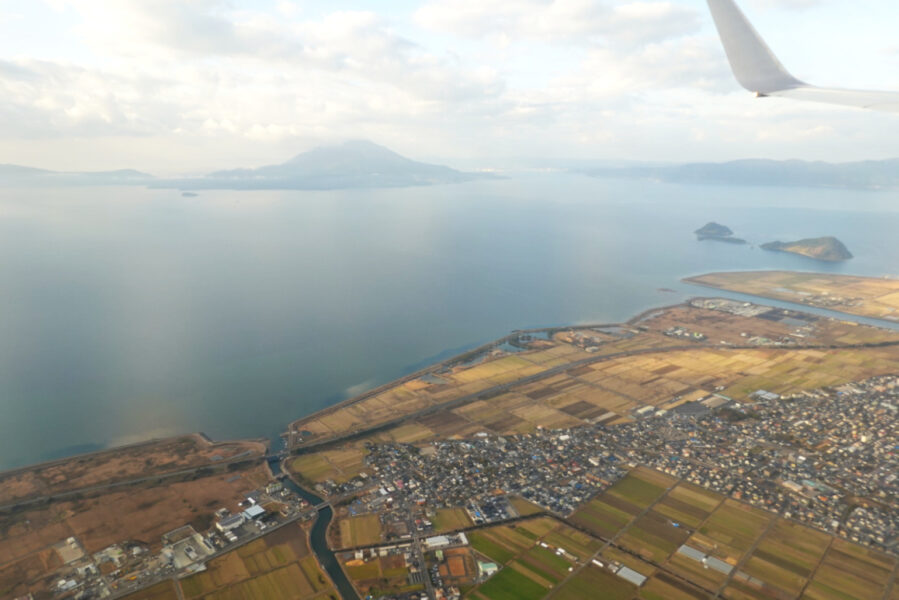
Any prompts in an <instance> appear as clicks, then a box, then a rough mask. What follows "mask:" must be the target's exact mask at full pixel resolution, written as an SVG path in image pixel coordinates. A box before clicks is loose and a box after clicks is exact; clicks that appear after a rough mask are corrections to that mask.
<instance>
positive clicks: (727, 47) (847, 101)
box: [708, 0, 899, 112]
mask: <svg viewBox="0 0 899 600" xmlns="http://www.w3.org/2000/svg"><path fill="white" fill-rule="evenodd" d="M708 3H709V9H710V10H711V11H712V18H713V19H714V20H715V26H716V27H717V28H718V34H719V35H720V36H721V42H722V44H723V45H724V51H725V53H726V54H727V60H728V62H730V66H731V70H733V72H734V76H735V77H736V78H737V81H738V82H740V85H742V86H743V87H744V88H746V89H747V90H749V91H750V92H755V93H756V94H758V95H759V96H783V97H784V98H793V99H796V100H809V101H812V102H826V103H829V104H842V105H844V106H858V107H862V108H870V109H873V110H885V111H890V112H899V92H875V91H863V90H843V89H834V88H819V87H815V86H813V85H809V84H807V83H805V82H803V81H800V80H799V79H796V78H795V77H793V75H791V74H790V73H789V71H787V70H786V69H785V68H784V66H783V65H782V64H781V63H780V61H779V60H777V57H776V56H774V53H773V52H771V49H770V48H768V45H767V44H766V43H765V41H764V40H763V39H762V37H761V36H760V35H759V33H758V32H757V31H756V30H755V28H754V27H753V26H752V24H751V23H750V22H749V20H748V19H747V18H746V16H745V15H744V14H743V13H742V12H741V11H740V9H739V8H738V7H737V5H736V4H735V3H734V0H708Z"/></svg>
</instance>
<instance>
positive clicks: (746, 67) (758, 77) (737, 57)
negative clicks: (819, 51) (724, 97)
mask: <svg viewBox="0 0 899 600" xmlns="http://www.w3.org/2000/svg"><path fill="white" fill-rule="evenodd" d="M708 3H709V9H710V10H711V11H712V18H713V19H714V20H715V27H717V28H718V35H720V36H721V43H722V44H724V51H725V53H726V54H727V60H728V61H729V62H730V67H731V70H732V71H733V72H734V76H735V77H736V78H737V81H739V82H740V85H742V86H743V87H744V88H746V89H747V90H749V91H750V92H755V93H756V94H757V95H759V96H765V95H767V94H771V93H774V92H778V91H783V90H789V89H793V88H796V87H802V86H805V85H806V84H805V83H803V82H802V81H799V80H798V79H796V78H795V77H793V76H792V75H791V74H790V73H789V72H788V71H787V70H786V69H785V68H784V66H783V65H782V64H781V63H780V61H779V60H777V57H776V56H774V53H773V52H771V49H770V48H768V45H767V44H766V43H765V41H764V40H763V39H762V37H761V36H760V35H759V34H758V32H757V31H756V30H755V28H754V27H753V26H752V24H751V23H750V22H749V20H748V19H747V18H746V16H745V15H744V14H743V12H742V11H741V10H740V9H739V8H738V7H737V5H736V4H735V3H734V1H733V0H708Z"/></svg>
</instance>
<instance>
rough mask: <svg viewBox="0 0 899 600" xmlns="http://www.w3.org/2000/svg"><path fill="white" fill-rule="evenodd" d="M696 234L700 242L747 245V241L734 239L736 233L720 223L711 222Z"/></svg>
mask: <svg viewBox="0 0 899 600" xmlns="http://www.w3.org/2000/svg"><path fill="white" fill-rule="evenodd" d="M693 233H695V234H696V239H698V240H699V241H700V242H701V241H703V240H718V241H719V242H728V243H730V244H745V243H746V240H743V239H740V238H738V237H733V236H734V232H733V231H731V229H730V227H727V226H726V225H721V224H720V223H715V222H714V221H710V222H708V223H706V224H705V225H703V226H702V227H700V228H699V229H697V230H696V231H694V232H693Z"/></svg>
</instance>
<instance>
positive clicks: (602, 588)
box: [552, 565, 637, 600]
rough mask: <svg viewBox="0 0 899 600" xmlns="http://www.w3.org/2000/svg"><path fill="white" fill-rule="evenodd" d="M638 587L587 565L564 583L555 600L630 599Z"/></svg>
mask: <svg viewBox="0 0 899 600" xmlns="http://www.w3.org/2000/svg"><path fill="white" fill-rule="evenodd" d="M636 589H637V588H636V587H635V586H634V585H632V584H630V583H628V582H627V581H625V580H623V579H621V578H620V577H618V576H617V575H613V574H612V573H610V572H609V571H606V570H604V569H600V568H598V567H596V566H594V565H587V566H586V567H584V568H583V569H581V570H580V571H579V572H578V573H577V575H575V576H574V577H572V578H571V579H569V580H568V581H567V582H565V584H564V585H562V586H561V587H560V588H559V589H558V590H557V591H556V593H555V594H553V596H552V598H553V600H584V599H585V598H603V600H629V599H630V598H633V595H634V592H635V591H636Z"/></svg>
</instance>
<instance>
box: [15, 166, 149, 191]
mask: <svg viewBox="0 0 899 600" xmlns="http://www.w3.org/2000/svg"><path fill="white" fill-rule="evenodd" d="M154 181H156V178H155V177H153V176H152V175H150V174H148V173H143V172H141V171H135V170H134V169H121V170H118V171H50V170H47V169H37V168H34V167H23V166H21V165H0V185H11V186H22V185H25V186H46V187H52V186H57V185H59V186H72V185H79V186H80V185H148V184H150V183H152V182H154Z"/></svg>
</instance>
